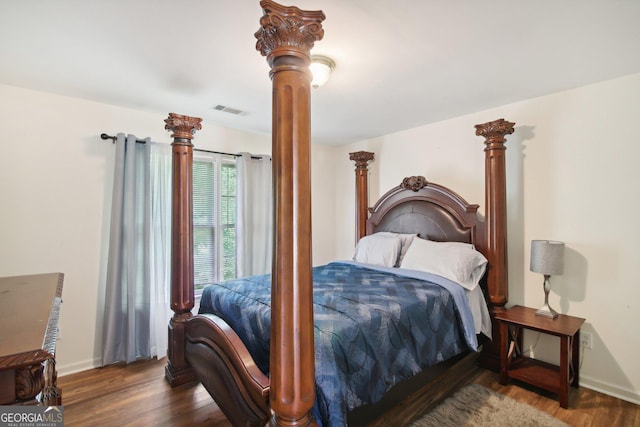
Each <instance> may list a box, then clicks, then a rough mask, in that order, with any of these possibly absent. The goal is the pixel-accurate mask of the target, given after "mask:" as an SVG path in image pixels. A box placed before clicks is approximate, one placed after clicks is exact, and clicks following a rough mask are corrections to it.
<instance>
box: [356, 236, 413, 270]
mask: <svg viewBox="0 0 640 427" xmlns="http://www.w3.org/2000/svg"><path fill="white" fill-rule="evenodd" d="M401 246H402V242H401V240H400V238H399V237H398V236H389V235H383V234H380V233H375V234H371V235H370V236H364V237H363V238H362V239H360V241H359V242H358V245H357V246H356V250H355V252H354V254H353V260H354V261H356V262H361V263H364V264H374V265H380V266H382V267H394V266H395V265H396V262H397V261H398V256H399V255H400V248H401Z"/></svg>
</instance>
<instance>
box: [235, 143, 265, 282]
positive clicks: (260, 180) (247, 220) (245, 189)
mask: <svg viewBox="0 0 640 427" xmlns="http://www.w3.org/2000/svg"><path fill="white" fill-rule="evenodd" d="M236 170H237V194H236V197H237V210H236V215H237V217H238V218H237V221H236V239H237V243H236V269H237V277H246V276H253V275H257V274H265V273H268V272H270V271H271V253H272V242H273V201H272V199H273V198H272V184H271V157H270V156H265V155H260V156H252V155H251V154H249V153H240V156H239V157H238V159H237V163H236Z"/></svg>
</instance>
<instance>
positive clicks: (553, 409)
mask: <svg viewBox="0 0 640 427" xmlns="http://www.w3.org/2000/svg"><path fill="white" fill-rule="evenodd" d="M165 364H166V360H165V359H161V360H151V361H140V362H136V363H133V364H130V365H128V366H124V365H113V366H109V367H106V368H98V369H93V370H89V371H85V372H80V373H76V374H71V375H67V376H62V377H60V378H58V386H59V387H60V388H61V389H62V403H63V406H64V417H65V426H118V425H120V426H171V427H174V426H175V427H182V426H185V427H186V426H213V427H229V426H231V424H230V423H229V422H228V421H227V420H226V418H225V417H224V415H223V414H222V413H221V411H220V410H219V409H218V408H217V406H216V405H215V403H214V402H213V400H211V398H210V397H209V394H208V393H207V392H206V390H204V388H203V387H202V386H201V385H197V384H186V385H182V386H179V387H176V388H174V389H172V388H171V387H170V386H169V385H168V384H167V382H166V381H165V379H164V366H165ZM475 369H476V371H477V372H474V373H473V375H472V376H471V380H470V381H471V382H474V383H478V384H481V385H484V386H485V387H487V388H489V389H492V390H494V391H497V392H499V393H502V394H504V395H506V396H509V397H511V398H513V399H515V400H517V401H519V402H522V403H526V404H528V405H531V406H533V407H535V408H538V409H539V410H542V411H545V412H547V413H549V414H551V415H553V416H554V417H556V418H558V419H560V420H563V421H565V422H566V423H568V424H570V425H572V426H581V427H582V426H585V427H590V426H593V427H600V426H607V427H614V426H621V427H640V406H638V405H634V404H632V403H629V402H625V401H623V400H619V399H616V398H613V397H611V396H607V395H604V394H602V393H598V392H595V391H592V390H589V389H586V388H583V387H580V388H579V389H572V390H571V394H570V409H563V408H560V407H559V405H558V403H557V401H556V400H554V399H553V396H545V395H543V394H541V393H540V391H539V390H538V391H536V390H535V389H533V388H530V387H526V386H524V385H522V384H518V385H516V384H509V385H507V386H502V385H500V384H499V383H498V374H496V373H494V372H490V371H486V370H483V369H480V368H475ZM426 405H427V404H425V406H426Z"/></svg>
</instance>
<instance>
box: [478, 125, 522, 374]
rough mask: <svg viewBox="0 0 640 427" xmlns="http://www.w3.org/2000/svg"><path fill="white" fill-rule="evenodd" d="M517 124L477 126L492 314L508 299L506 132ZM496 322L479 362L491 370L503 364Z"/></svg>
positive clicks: (510, 131) (501, 307)
mask: <svg viewBox="0 0 640 427" xmlns="http://www.w3.org/2000/svg"><path fill="white" fill-rule="evenodd" d="M514 125H515V123H512V122H508V121H506V120H504V119H498V120H494V121H492V122H488V123H483V124H479V125H476V126H475V128H476V135H480V136H483V137H484V138H485V141H484V144H485V148H484V153H485V209H486V212H485V221H486V239H487V255H488V256H487V258H488V260H489V264H488V270H487V288H488V292H489V302H490V311H491V315H492V316H493V315H494V314H496V313H498V312H501V311H504V306H505V304H506V303H507V301H508V300H509V280H508V266H507V192H506V179H507V178H506V166H505V165H506V161H505V151H506V147H505V145H504V143H505V142H506V139H505V135H509V134H512V133H513V131H514V129H513V127H514ZM496 323H497V322H493V331H492V335H493V343H492V344H485V345H484V346H483V354H482V357H481V358H480V363H481V364H482V365H483V366H484V367H486V368H489V369H493V370H497V369H498V368H499V366H500V362H499V360H500V359H499V356H500V346H501V345H505V344H503V343H501V342H500V340H499V337H500V332H499V329H498V328H497V325H496Z"/></svg>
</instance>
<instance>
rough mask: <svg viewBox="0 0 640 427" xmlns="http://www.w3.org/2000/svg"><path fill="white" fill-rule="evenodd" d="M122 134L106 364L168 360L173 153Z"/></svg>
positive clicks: (107, 297)
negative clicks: (160, 358)
mask: <svg viewBox="0 0 640 427" xmlns="http://www.w3.org/2000/svg"><path fill="white" fill-rule="evenodd" d="M136 140H137V138H136V137H135V136H134V135H127V136H126V137H125V135H124V134H118V136H117V138H116V161H115V173H114V186H113V201H112V208H111V231H110V241H109V259H108V264H107V283H106V294H105V314H104V326H103V339H102V342H103V345H102V364H103V365H108V364H111V363H115V362H122V361H124V362H127V363H129V362H133V361H135V360H136V359H138V358H149V357H152V356H158V357H163V356H164V355H165V354H166V348H167V325H168V322H169V318H170V315H171V313H170V310H169V292H170V289H169V283H170V273H169V269H170V265H171V264H170V260H169V257H170V250H171V249H170V248H171V244H170V236H171V230H170V224H171V211H170V209H171V202H170V197H171V181H170V180H171V150H170V147H168V146H163V145H161V144H152V143H151V141H150V140H149V139H146V140H144V141H145V143H138V142H136Z"/></svg>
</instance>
